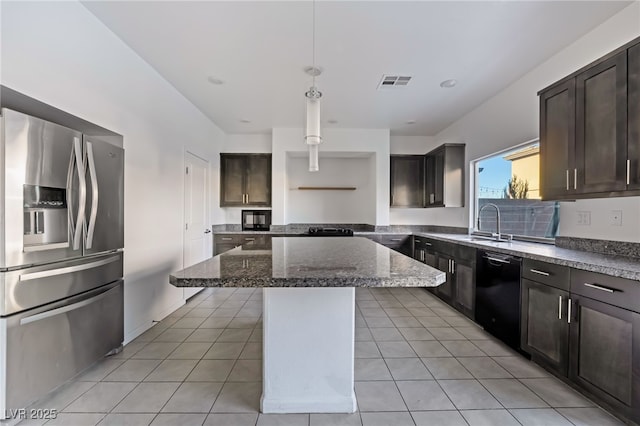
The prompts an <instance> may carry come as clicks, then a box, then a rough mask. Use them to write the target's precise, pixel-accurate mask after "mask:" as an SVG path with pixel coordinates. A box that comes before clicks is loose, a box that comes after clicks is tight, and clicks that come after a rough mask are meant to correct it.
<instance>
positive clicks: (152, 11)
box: [83, 0, 629, 135]
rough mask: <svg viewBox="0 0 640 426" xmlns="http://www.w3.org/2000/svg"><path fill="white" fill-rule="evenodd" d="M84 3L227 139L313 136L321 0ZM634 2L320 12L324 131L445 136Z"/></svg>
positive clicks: (426, 4)
mask: <svg viewBox="0 0 640 426" xmlns="http://www.w3.org/2000/svg"><path fill="white" fill-rule="evenodd" d="M83 4H84V5H85V6H86V7H87V8H88V9H89V10H90V11H91V12H92V13H93V14H94V15H95V16H97V17H98V18H99V19H100V20H101V21H102V22H104V23H105V24H106V25H107V26H108V27H109V28H110V29H111V30H112V31H113V32H114V33H115V34H116V35H118V36H119V37H120V38H121V39H122V40H124V42H125V43H127V44H128V45H129V46H131V48H133V49H134V50H135V51H136V52H137V53H138V54H139V55H140V56H141V57H142V58H144V59H145V60H146V61H147V62H148V63H149V64H151V66H153V67H154V68H155V69H156V70H157V71H158V72H159V73H160V74H161V75H162V76H164V78H166V79H167V80H168V81H169V82H170V83H171V84H172V85H173V86H175V87H176V88H177V89H178V90H179V91H180V92H182V93H183V94H184V96H185V97H186V98H187V99H189V100H190V101H191V102H192V103H193V104H194V105H196V106H197V107H198V108H199V109H200V110H202V111H203V112H204V113H205V114H206V115H207V116H208V117H210V118H211V120H213V121H214V122H215V123H216V124H218V125H219V126H220V127H221V128H222V129H223V130H224V131H225V132H227V133H263V132H268V131H269V130H270V129H271V128H273V127H302V126H303V125H304V119H305V108H304V105H305V97H304V92H305V91H307V90H308V89H309V86H310V85H311V77H309V76H308V75H307V74H305V73H304V72H303V68H304V67H305V66H309V65H312V55H311V46H312V31H311V28H312V25H311V24H312V3H311V2H310V1H281V2H271V1H256V2H249V1H227V2H223V1H199V2H198V1H196V2H183V1H158V2H155V1H86V2H84V3H83ZM628 4H629V2H628V1H625V2H620V1H609V0H605V1H504V0H503V1H468V2H454V1H441V2H437V1H433V2H431V1H413V2H404V1H371V2H369V1H318V2H317V3H316V65H318V66H320V67H322V69H323V72H322V75H320V76H319V77H318V78H317V86H318V89H319V90H320V91H322V93H323V97H322V115H321V116H322V118H323V126H325V127H345V128H378V129H379V128H390V129H391V132H392V134H395V135H435V134H436V133H438V132H439V131H440V130H442V129H444V128H445V127H446V126H447V125H449V124H450V123H452V122H453V121H455V120H456V119H458V118H460V117H461V116H463V115H464V114H465V113H467V112H469V111H470V110H472V109H473V108H474V107H476V106H478V105H479V104H481V103H482V102H484V101H485V100H487V99H488V98H490V97H491V96H493V95H495V94H496V93H498V92H499V91H500V90H501V89H503V88H504V87H506V86H508V85H509V84H510V83H512V82H513V81H515V80H517V79H518V78H519V77H521V76H522V75H524V74H525V73H526V72H527V71H529V70H530V69H532V68H534V67H535V66H536V65H538V64H539V63H541V62H543V61H544V60H545V59H547V58H549V57H550V56H552V55H553V54H554V53H556V52H558V51H559V50H561V49H562V48H564V47H565V46H567V45H569V44H570V43H571V42H573V41H574V40H576V39H578V38H579V37H580V36H581V35H583V34H585V33H587V32H588V31H589V30H591V29H593V28H594V27H595V26H597V25H598V24H599V23H601V22H603V21H605V20H606V19H607V18H609V17H610V16H612V15H614V14H615V13H617V12H618V11H620V10H621V9H622V8H623V7H625V6H626V5H628ZM382 75H395V76H412V79H411V81H410V83H409V84H408V85H407V86H406V87H402V88H400V89H399V90H395V89H393V90H377V88H378V85H379V84H380V77H381V76H382ZM216 79H217V80H221V81H222V83H223V84H213V83H212V82H210V81H214V82H216V83H220V81H216ZM447 79H456V80H457V81H458V84H457V86H456V87H455V88H452V89H443V88H441V87H440V82H442V81H443V80H447ZM329 120H331V121H337V123H333V124H329V123H328V121H329ZM414 120H415V123H412V124H407V122H409V123H411V122H412V121H414Z"/></svg>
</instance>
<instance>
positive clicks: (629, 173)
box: [627, 160, 631, 185]
mask: <svg viewBox="0 0 640 426" xmlns="http://www.w3.org/2000/svg"><path fill="white" fill-rule="evenodd" d="M630 175H631V160H627V185H629V182H630V181H631V178H630Z"/></svg>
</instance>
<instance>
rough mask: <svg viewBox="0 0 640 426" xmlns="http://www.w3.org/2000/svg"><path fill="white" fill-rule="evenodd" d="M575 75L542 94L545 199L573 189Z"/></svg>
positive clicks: (541, 131) (571, 191)
mask: <svg viewBox="0 0 640 426" xmlns="http://www.w3.org/2000/svg"><path fill="white" fill-rule="evenodd" d="M575 91H576V82H575V80H574V79H571V80H569V81H566V82H564V83H563V84H561V85H558V86H556V87H554V88H553V89H551V90H549V91H546V92H544V93H541V94H540V186H541V188H542V198H543V199H554V198H556V197H559V196H560V197H562V196H566V195H567V194H571V193H573V191H574V189H573V188H574V185H573V184H572V183H571V177H572V174H573V170H574V168H575V167H574V156H575V154H574V153H575V126H574V123H575Z"/></svg>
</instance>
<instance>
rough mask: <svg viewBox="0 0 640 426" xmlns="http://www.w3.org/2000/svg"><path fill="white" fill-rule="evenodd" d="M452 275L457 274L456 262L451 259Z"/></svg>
mask: <svg viewBox="0 0 640 426" xmlns="http://www.w3.org/2000/svg"><path fill="white" fill-rule="evenodd" d="M451 273H452V274H455V273H456V261H455V260H453V259H451Z"/></svg>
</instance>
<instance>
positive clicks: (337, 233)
mask: <svg viewBox="0 0 640 426" xmlns="http://www.w3.org/2000/svg"><path fill="white" fill-rule="evenodd" d="M307 234H308V235H309V236H311V237H353V229H350V228H323V227H313V226H312V227H311V228H309V231H307Z"/></svg>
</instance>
